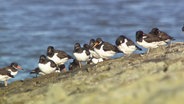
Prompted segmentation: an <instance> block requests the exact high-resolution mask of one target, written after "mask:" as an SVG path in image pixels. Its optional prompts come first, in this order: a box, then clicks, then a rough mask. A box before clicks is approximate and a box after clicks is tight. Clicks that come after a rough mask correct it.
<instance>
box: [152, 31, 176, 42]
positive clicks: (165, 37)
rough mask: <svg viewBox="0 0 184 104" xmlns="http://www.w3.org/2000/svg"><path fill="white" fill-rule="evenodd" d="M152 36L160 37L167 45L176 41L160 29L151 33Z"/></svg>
mask: <svg viewBox="0 0 184 104" xmlns="http://www.w3.org/2000/svg"><path fill="white" fill-rule="evenodd" d="M150 34H152V35H154V36H157V37H159V38H160V39H161V40H163V41H165V42H166V43H168V42H170V41H173V40H175V39H174V38H173V37H171V36H170V35H168V34H167V33H166V32H163V31H161V30H159V29H158V28H153V29H152V30H151V31H150Z"/></svg>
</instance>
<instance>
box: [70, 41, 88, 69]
mask: <svg viewBox="0 0 184 104" xmlns="http://www.w3.org/2000/svg"><path fill="white" fill-rule="evenodd" d="M88 48H89V47H88V46H87V47H85V46H84V47H83V48H82V47H81V45H80V44H79V43H75V45H74V50H73V55H74V56H75V58H76V59H77V60H78V61H79V66H80V68H81V66H82V65H81V62H88V61H89V60H90V52H89V49H88Z"/></svg>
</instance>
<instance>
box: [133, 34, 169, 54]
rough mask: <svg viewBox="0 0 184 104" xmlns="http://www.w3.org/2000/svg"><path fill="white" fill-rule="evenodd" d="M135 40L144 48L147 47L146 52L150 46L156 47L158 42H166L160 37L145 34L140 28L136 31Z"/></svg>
mask: <svg viewBox="0 0 184 104" xmlns="http://www.w3.org/2000/svg"><path fill="white" fill-rule="evenodd" d="M136 42H137V44H139V45H141V46H143V47H144V48H148V51H147V54H148V53H149V50H150V49H151V48H157V47H158V46H159V45H160V44H164V43H165V44H166V42H165V41H163V40H161V38H159V37H156V36H153V35H151V34H145V33H143V31H141V30H140V31H137V32H136Z"/></svg>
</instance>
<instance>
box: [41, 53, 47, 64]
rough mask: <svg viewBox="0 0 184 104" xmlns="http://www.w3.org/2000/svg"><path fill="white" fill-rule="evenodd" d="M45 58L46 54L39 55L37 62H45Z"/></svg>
mask: <svg viewBox="0 0 184 104" xmlns="http://www.w3.org/2000/svg"><path fill="white" fill-rule="evenodd" d="M46 60H47V58H46V56H45V55H41V56H40V59H39V63H45V62H46Z"/></svg>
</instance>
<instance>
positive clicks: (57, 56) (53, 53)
mask: <svg viewBox="0 0 184 104" xmlns="http://www.w3.org/2000/svg"><path fill="white" fill-rule="evenodd" d="M47 58H48V59H50V60H52V61H54V62H55V63H56V65H57V66H58V67H59V68H60V67H61V68H60V70H62V67H63V64H65V62H67V61H68V60H69V59H72V57H71V56H70V55H68V54H67V53H66V52H64V51H61V50H55V49H54V47H53V46H48V48H47Z"/></svg>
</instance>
